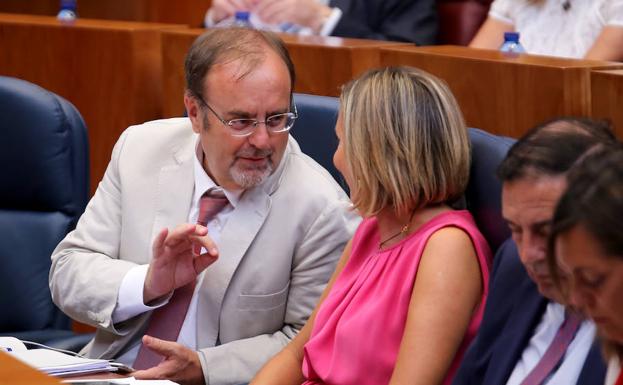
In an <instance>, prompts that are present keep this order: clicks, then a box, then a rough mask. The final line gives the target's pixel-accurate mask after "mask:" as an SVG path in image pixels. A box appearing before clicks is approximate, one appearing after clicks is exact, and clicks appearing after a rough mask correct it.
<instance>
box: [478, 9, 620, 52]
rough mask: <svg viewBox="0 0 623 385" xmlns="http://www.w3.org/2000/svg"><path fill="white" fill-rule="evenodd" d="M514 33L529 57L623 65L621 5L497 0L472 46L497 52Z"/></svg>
mask: <svg viewBox="0 0 623 385" xmlns="http://www.w3.org/2000/svg"><path fill="white" fill-rule="evenodd" d="M510 31H518V32H519V33H520V34H521V37H520V41H521V44H522V45H523V46H524V48H525V49H526V51H527V52H528V53H531V54H538V55H548V56H562V57H571V58H577V59H581V58H586V59H595V60H623V44H622V42H623V0H495V1H493V3H492V4H491V9H490V11H489V17H488V18H487V20H486V21H485V23H484V24H483V25H482V27H481V28H480V30H479V31H478V33H477V34H476V36H475V37H474V39H473V40H472V42H471V43H470V47H474V48H488V49H498V48H499V47H500V45H501V44H502V42H503V41H504V32H510Z"/></svg>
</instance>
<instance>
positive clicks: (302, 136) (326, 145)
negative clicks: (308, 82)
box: [290, 94, 348, 192]
mask: <svg viewBox="0 0 623 385" xmlns="http://www.w3.org/2000/svg"><path fill="white" fill-rule="evenodd" d="M294 103H295V104H296V108H297V111H298V114H299V117H298V119H296V123H295V124H294V127H292V130H291V131H290V133H291V134H292V136H293V137H294V138H295V139H296V141H297V142H298V143H299V145H300V146H301V150H303V152H304V153H305V154H307V155H309V156H310V157H312V158H313V159H314V160H315V161H316V162H318V163H320V165H321V166H322V167H324V168H325V169H327V171H329V173H330V174H331V176H333V178H334V179H335V180H336V181H337V182H338V183H339V184H340V185H341V186H342V188H343V189H344V191H346V192H348V185H347V184H346V182H345V181H344V178H343V177H342V174H340V172H339V171H338V170H337V169H336V168H335V166H334V165H333V154H334V153H335V150H336V149H337V143H338V142H337V137H336V136H335V122H336V121H337V115H338V112H339V108H340V103H339V99H337V98H333V97H330V96H317V95H307V94H294Z"/></svg>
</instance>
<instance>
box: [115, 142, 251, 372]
mask: <svg viewBox="0 0 623 385" xmlns="http://www.w3.org/2000/svg"><path fill="white" fill-rule="evenodd" d="M199 158H203V154H202V153H201V152H200V150H199V143H197V156H196V157H195V158H194V160H193V169H194V177H195V188H194V192H193V199H192V205H191V207H190V212H189V213H188V223H197V217H198V216H199V200H200V199H201V196H202V195H203V193H204V192H206V191H207V190H209V189H210V188H213V187H217V185H216V183H215V182H214V181H213V180H212V178H210V176H209V175H208V174H207V173H206V172H205V170H204V169H203V166H202V165H201V163H200V161H199ZM224 193H225V196H226V197H227V199H228V200H229V203H230V204H229V205H227V206H225V208H224V209H223V210H221V211H220V212H219V213H218V214H216V216H215V217H214V218H213V219H212V220H211V221H210V222H208V234H210V238H212V240H213V241H214V242H215V243H216V244H217V245H218V241H219V237H220V235H221V230H222V229H223V227H224V226H225V224H226V223H227V219H228V218H229V217H230V215H231V212H232V211H233V210H234V209H235V207H236V204H237V203H238V200H239V198H240V195H242V190H240V191H226V190H224ZM204 251H205V250H204ZM148 267H149V265H139V266H136V267H134V268H133V269H131V270H130V271H129V272H128V273H127V274H126V275H125V277H124V278H123V281H122V283H121V287H120V288H119V295H118V297H117V306H116V307H115V310H114V311H113V315H112V319H113V322H114V323H118V322H123V321H125V320H127V319H130V318H132V317H134V316H137V315H139V314H141V313H144V312H146V311H151V310H154V309H156V308H158V307H161V306H163V305H165V304H166V303H168V301H169V299H170V297H169V298H166V299H165V300H163V301H161V302H160V303H156V304H154V305H153V306H147V305H145V303H144V302H143V286H144V285H145V278H146V276H147V269H148ZM208 268H209V267H208ZM203 276H204V274H203V273H201V274H200V275H199V277H198V278H197V284H196V285H195V292H194V294H193V297H192V299H191V301H190V305H189V307H188V312H187V313H186V318H185V319H184V323H183V324H182V329H181V330H180V334H179V336H178V338H177V342H179V343H180V344H182V345H184V346H186V347H188V348H190V349H193V350H197V348H198V347H197V300H198V295H197V291H198V290H199V288H200V287H201V281H202V280H203ZM140 346H141V344H140V343H137V344H136V345H134V346H133V347H132V348H130V349H129V350H128V351H127V352H125V353H124V354H122V355H121V356H120V357H119V358H118V359H117V361H119V362H121V363H123V364H125V365H128V366H131V365H132V364H133V363H134V360H135V359H136V356H137V354H138V350H139V348H140Z"/></svg>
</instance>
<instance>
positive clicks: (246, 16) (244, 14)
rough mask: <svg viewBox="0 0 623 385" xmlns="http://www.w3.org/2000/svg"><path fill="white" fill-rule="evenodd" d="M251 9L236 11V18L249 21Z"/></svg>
mask: <svg viewBox="0 0 623 385" xmlns="http://www.w3.org/2000/svg"><path fill="white" fill-rule="evenodd" d="M249 16H250V13H249V11H236V20H245V21H249Z"/></svg>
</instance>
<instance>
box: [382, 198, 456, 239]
mask: <svg viewBox="0 0 623 385" xmlns="http://www.w3.org/2000/svg"><path fill="white" fill-rule="evenodd" d="M449 210H452V209H451V208H450V207H448V206H447V205H444V204H442V205H435V206H427V207H424V208H421V209H418V210H415V211H405V212H403V213H400V214H397V213H396V212H395V211H394V210H393V209H392V208H391V207H386V208H384V209H382V210H381V211H380V212H379V213H378V214H377V215H376V219H377V224H378V228H379V242H380V243H381V244H380V248H381V249H386V248H388V247H391V246H393V245H395V244H397V243H399V242H400V241H402V240H403V239H404V238H405V237H406V236H408V235H409V234H411V233H413V232H414V231H416V230H417V229H419V228H420V227H421V226H422V225H424V224H425V223H426V222H428V221H430V220H431V219H432V218H434V217H435V216H437V215H439V214H441V213H442V212H445V211H449ZM405 228H406V231H403V230H404V229H405Z"/></svg>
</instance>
